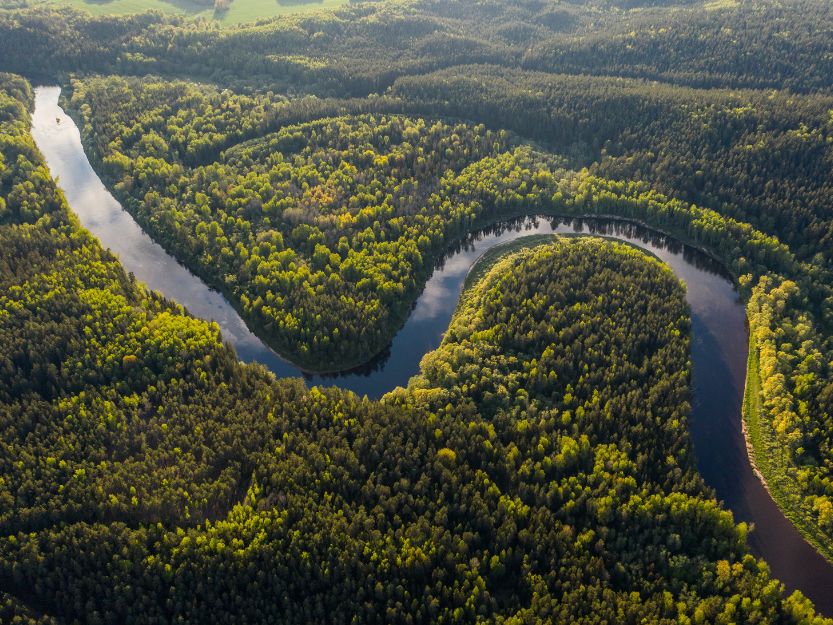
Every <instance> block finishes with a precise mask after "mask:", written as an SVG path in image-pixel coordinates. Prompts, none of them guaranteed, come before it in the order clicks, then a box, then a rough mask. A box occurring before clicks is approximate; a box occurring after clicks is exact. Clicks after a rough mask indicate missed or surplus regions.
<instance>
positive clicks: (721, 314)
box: [32, 87, 833, 615]
mask: <svg viewBox="0 0 833 625" xmlns="http://www.w3.org/2000/svg"><path fill="white" fill-rule="evenodd" d="M59 95H60V88H58V87H39V88H38V89H37V90H36V98H35V110H34V114H33V116H32V123H33V127H32V134H33V137H34V139H35V141H36V143H37V146H38V148H39V149H40V150H41V152H42V153H43V154H44V156H45V158H46V162H47V165H48V166H49V169H50V171H51V172H52V175H53V176H54V177H56V178H57V179H58V185H59V186H60V188H61V189H62V190H63V191H64V193H65V195H66V197H67V200H68V203H69V205H70V208H71V209H72V210H73V211H74V212H75V213H76V215H77V216H78V217H79V219H80V221H81V223H82V224H83V225H84V227H86V228H87V229H88V230H90V231H91V232H92V233H93V234H94V235H95V236H96V237H98V239H99V240H100V241H101V243H102V245H103V246H104V247H107V248H109V249H110V250H111V251H112V252H113V253H114V254H116V256H118V257H119V259H120V261H121V263H122V265H123V266H124V268H125V270H126V271H130V272H132V273H133V274H134V275H135V276H136V278H137V279H139V280H140V281H141V282H143V283H144V284H146V285H147V286H148V287H150V288H151V289H154V290H156V291H160V292H161V293H163V294H164V295H165V296H166V297H168V298H170V299H172V300H175V301H177V302H179V303H180V304H182V305H183V306H185V307H186V308H187V309H188V310H189V312H191V313H192V314H193V315H195V316H197V317H202V318H205V319H211V320H214V321H216V322H217V323H218V324H219V325H220V327H221V330H222V333H223V337H224V338H225V340H228V341H230V342H231V343H232V344H233V345H234V347H235V349H236V350H237V353H238V356H239V357H240V358H241V359H242V360H245V361H247V362H260V363H262V364H264V365H266V366H267V367H269V369H271V370H272V371H273V372H274V373H275V375H277V376H279V377H291V376H301V375H304V377H306V379H307V380H308V382H309V383H310V384H321V385H337V386H341V387H344V388H348V389H351V390H354V391H356V392H357V393H359V394H366V395H368V396H370V397H374V398H375V397H379V396H381V395H382V394H384V393H385V392H387V391H389V390H391V389H393V388H395V387H396V386H402V385H405V384H407V382H408V379H410V377H411V376H413V375H415V374H416V373H417V372H418V370H419V362H420V359H421V358H422V356H423V355H425V354H426V353H428V352H430V351H432V350H434V349H436V348H437V347H438V346H439V344H440V341H441V340H442V335H443V333H444V332H445V331H446V329H447V328H448V324H449V322H450V320H451V316H452V314H453V312H454V310H455V308H456V306H457V302H458V300H459V297H460V293H461V291H462V287H463V282H464V280H465V276H466V274H467V273H468V270H469V269H470V268H471V266H472V265H473V264H474V263H475V262H476V260H477V259H478V258H479V257H480V256H481V255H482V254H483V253H484V252H485V251H486V250H488V249H489V248H491V247H494V246H495V245H498V244H500V243H503V242H506V241H510V240H513V239H516V238H518V237H521V236H527V235H530V234H547V233H574V232H584V233H595V234H603V235H605V236H609V237H611V238H615V239H618V240H621V241H626V242H629V243H632V244H634V245H636V246H638V247H640V248H642V249H645V250H648V251H650V252H651V253H653V254H654V255H656V256H657V257H658V258H660V260H662V261H663V262H665V263H666V264H667V265H668V266H669V267H671V269H672V270H673V271H674V272H675V274H676V275H677V276H678V277H679V278H680V279H681V280H682V281H683V282H685V284H686V289H687V294H686V299H687V301H688V303H689V306H690V307H691V314H692V342H691V350H692V380H693V410H692V418H691V422H690V428H691V433H692V437H693V440H694V451H695V453H696V456H697V465H698V469H699V470H700V472H701V474H702V475H703V477H704V478H705V480H706V482H707V483H708V484H709V485H710V486H711V487H713V488H714V489H715V491H716V493H717V496H718V498H719V499H721V500H722V501H723V502H724V503H725V505H726V507H727V508H729V509H731V510H732V512H733V513H734V515H735V519H736V520H737V521H746V522H751V523H753V524H754V526H755V530H754V531H753V532H752V533H751V535H750V538H749V543H750V547H751V548H752V551H753V553H755V555H757V556H759V557H762V558H764V559H765V560H766V561H767V562H768V563H769V565H770V567H771V569H772V572H773V575H774V576H775V577H777V578H778V579H780V580H781V581H782V582H784V584H785V585H786V586H787V588H789V589H799V590H801V591H802V592H803V593H804V594H805V595H807V596H808V597H809V598H810V599H812V600H813V601H814V602H815V603H816V606H817V607H818V609H819V610H820V611H821V612H823V613H825V614H828V615H833V565H831V564H830V563H829V562H827V561H826V560H825V559H824V558H823V557H822V556H821V555H819V554H818V553H817V552H816V551H815V549H814V548H813V547H812V546H811V545H809V543H807V542H806V541H805V540H804V539H803V537H802V536H801V535H800V534H799V533H798V531H797V530H796V529H795V528H794V527H793V525H792V524H791V523H790V521H789V520H788V519H787V518H786V517H785V516H784V515H783V514H782V513H781V511H780V510H779V509H778V507H777V506H776V504H775V503H774V501H773V500H772V499H771V497H770V496H769V494H768V493H767V492H766V490H765V489H764V488H763V486H762V484H761V483H760V481H759V480H758V479H757V478H756V477H755V475H754V473H753V471H752V467H751V466H750V463H749V458H748V456H747V452H746V447H745V444H744V439H743V434H742V431H741V417H740V414H741V405H742V395H743V387H744V380H745V375H746V360H747V352H748V337H747V331H746V316H745V312H744V309H743V306H742V303H741V302H740V301H739V298H738V295H737V292H736V291H735V289H734V287H733V285H732V283H731V282H730V280H729V279H728V278H727V277H726V276H725V275H724V274H723V273H722V272H721V271H720V270H719V268H717V267H715V265H714V263H713V262H712V261H710V260H709V259H708V258H707V257H706V256H705V255H703V254H702V253H700V252H698V251H697V250H694V249H692V248H690V247H687V246H685V245H683V244H681V243H679V242H678V241H676V240H674V239H671V238H669V237H666V236H664V235H661V234H658V233H656V232H654V231H651V230H649V229H647V228H643V227H641V226H637V225H634V224H629V223H625V222H621V221H617V220H611V219H588V220H572V221H566V222H562V221H559V220H557V219H556V220H553V219H552V218H548V217H546V218H545V217H539V218H526V219H522V220H515V221H512V222H508V223H505V224H501V225H499V226H496V227H494V228H491V229H488V230H485V231H483V232H480V233H477V234H474V235H472V236H471V237H470V240H469V241H468V242H467V243H466V244H464V245H462V246H461V247H460V248H459V249H457V250H454V251H451V252H450V253H449V254H448V255H447V256H446V258H445V259H444V260H443V262H442V263H441V265H440V266H439V267H438V268H437V269H436V270H435V272H434V273H433V275H432V276H431V278H430V279H429V281H428V282H427V284H426V286H425V289H424V291H423V292H422V294H421V295H420V297H419V298H418V300H417V301H416V303H415V306H414V309H413V311H412V313H411V315H410V317H409V318H408V320H407V322H406V323H405V325H404V326H403V328H402V329H400V331H399V332H398V333H397V335H396V336H395V337H394V339H393V341H392V343H391V345H390V347H389V349H388V350H387V351H386V353H385V354H383V355H382V356H380V358H378V359H376V360H375V361H374V362H373V363H370V364H369V365H368V366H367V367H364V368H362V369H361V370H358V371H354V372H347V373H344V374H336V375H327V376H321V375H306V374H304V372H303V371H302V370H301V369H299V368H298V367H296V366H294V365H292V364H291V363H288V362H287V361H285V360H283V359H282V358H280V356H278V355H277V354H276V353H275V352H274V351H273V350H271V349H270V348H269V347H268V346H266V345H265V344H264V343H263V342H262V341H261V340H260V339H258V338H257V337H256V336H255V335H254V334H253V333H252V332H251V331H250V330H249V329H248V328H247V327H246V324H245V323H244V322H243V320H242V319H241V318H240V316H239V315H238V314H237V312H236V311H235V309H234V308H233V307H232V306H231V305H230V304H229V303H228V301H227V300H226V299H225V298H224V297H223V296H222V295H221V294H220V293H218V292H216V291H214V290H212V289H210V288H209V287H208V286H206V285H205V284H204V283H203V282H202V281H201V280H200V279H199V278H197V277H196V276H194V275H193V274H192V273H191V272H190V271H188V270H187V269H186V268H185V267H183V266H182V265H180V264H179V263H178V262H177V261H176V260H175V259H174V258H173V257H172V256H171V255H169V254H168V253H167V252H165V250H164V249H163V248H162V247H161V246H160V245H159V244H157V243H156V242H154V241H153V240H152V239H151V238H150V237H149V236H148V235H147V234H146V233H145V232H143V231H142V229H141V228H140V226H139V225H138V224H137V223H136V222H135V221H134V220H133V218H132V217H131V216H130V215H129V214H128V213H127V212H126V211H124V210H123V208H122V207H121V205H120V204H119V202H118V201H117V200H116V199H115V198H114V197H113V196H112V195H111V194H110V193H109V192H108V191H107V189H106V187H105V185H104V184H103V183H102V181H101V180H100V179H99V177H98V175H97V174H96V173H95V171H94V170H93V168H92V166H91V165H90V162H89V160H88V159H87V156H86V154H85V153H84V149H83V146H82V144H81V139H80V133H79V131H78V128H77V127H76V125H75V123H74V122H73V120H72V119H71V118H70V117H68V116H67V115H66V114H65V113H64V111H63V110H62V109H61V108H60V106H59V105H58V99H59Z"/></svg>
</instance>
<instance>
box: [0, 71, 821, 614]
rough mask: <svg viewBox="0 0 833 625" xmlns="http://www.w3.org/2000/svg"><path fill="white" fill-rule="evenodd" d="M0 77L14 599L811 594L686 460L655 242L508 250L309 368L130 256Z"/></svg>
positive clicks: (559, 608)
mask: <svg viewBox="0 0 833 625" xmlns="http://www.w3.org/2000/svg"><path fill="white" fill-rule="evenodd" d="M2 81H3V82H2V85H3V91H2V93H3V95H2V100H0V101H1V102H2V105H3V106H2V110H3V117H2V132H0V136H2V138H3V142H2V145H3V162H4V163H5V165H4V168H3V177H2V182H3V190H4V197H5V198H7V201H6V212H5V213H4V215H5V217H4V222H3V225H2V230H0V233H2V238H3V249H4V250H9V249H11V250H14V253H13V254H11V253H10V254H7V255H5V256H4V265H3V267H2V281H3V287H4V288H3V293H4V296H3V298H2V307H0V310H2V316H0V319H2V324H1V325H0V340H2V344H3V345H4V349H3V354H4V358H5V360H4V363H5V364H4V365H3V366H4V375H3V377H2V381H3V382H2V388H0V399H2V404H0V406H2V407H0V410H2V414H3V428H2V445H3V453H2V454H0V458H1V459H2V460H1V461H2V463H3V471H2V475H3V476H4V478H3V481H2V497H3V498H4V500H5V501H6V502H7V504H8V505H5V506H4V510H5V511H6V512H5V514H4V517H3V519H2V526H3V532H2V538H0V582H1V583H2V585H3V587H4V588H6V589H8V590H7V591H6V592H7V594H4V595H3V603H2V606H0V610H2V612H0V614H2V615H3V617H4V618H8V620H9V621H10V622H19V623H36V622H40V623H53V622H70V623H72V622H87V623H168V622H171V623H173V622H177V623H185V622H193V623H204V622H209V621H210V622H214V623H223V622H241V620H243V621H246V622H275V620H278V621H281V622H298V623H306V622H311V621H315V622H344V621H346V620H352V621H354V622H382V621H384V622H402V623H415V622H474V621H478V622H482V621H495V622H550V621H551V620H553V619H554V620H558V621H562V622H577V623H578V622H586V623H591V622H611V621H614V620H615V621H622V620H625V621H641V620H643V619H648V620H650V621H652V622H669V623H670V622H690V621H694V622H702V621H705V620H708V621H718V622H722V621H724V620H725V621H726V622H728V621H730V620H743V621H745V622H779V623H791V622H793V623H799V622H802V623H803V622H811V621H813V619H814V617H813V616H812V608H811V606H809V604H807V603H806V602H805V600H803V599H802V598H801V597H800V595H797V594H796V595H793V596H791V597H790V598H785V597H784V595H783V593H782V591H781V590H780V588H779V584H778V583H777V582H775V581H774V580H772V579H771V578H770V577H769V574H768V570H767V567H766V565H765V564H764V563H762V562H759V561H756V560H755V559H754V558H752V557H751V556H750V555H749V554H748V553H747V551H746V546H745V535H746V531H747V530H746V528H745V526H742V525H741V526H735V525H734V524H733V522H732V518H731V515H730V514H729V513H728V512H726V511H723V510H721V509H720V507H719V506H718V504H717V503H716V502H715V501H714V500H713V499H711V498H710V493H709V491H708V489H707V488H706V487H705V486H704V485H703V484H702V482H701V480H700V478H699V477H698V476H697V474H696V472H695V471H694V469H693V462H692V454H691V450H690V443H689V438H688V435H687V429H686V420H687V415H688V412H689V404H688V398H689V373H688V324H689V321H688V314H687V309H686V306H685V303H684V300H683V291H682V287H681V285H680V284H679V282H677V280H676V279H675V278H674V277H673V275H672V274H671V273H670V271H669V270H668V269H667V268H665V267H664V266H663V265H661V264H660V263H659V262H658V261H656V260H653V259H651V258H649V257H647V256H645V255H643V254H642V253H640V252H637V251H634V250H633V249H631V248H628V247H624V246H621V245H615V244H610V243H606V242H601V241H598V240H589V239H588V240H583V239H577V240H567V239H565V240H558V241H553V242H552V243H550V244H545V245H542V246H539V247H535V248H533V249H531V250H525V251H521V252H519V253H518V254H517V255H516V256H514V257H510V258H508V259H506V260H505V261H502V263H499V264H498V265H496V266H495V267H494V268H493V269H492V270H491V271H490V272H489V274H488V275H487V276H486V278H484V279H483V280H482V281H481V282H479V283H478V284H476V285H475V286H474V287H472V288H471V289H470V290H469V291H468V293H467V295H466V297H465V299H464V301H463V303H462V304H461V307H460V310H459V312H458V314H457V315H456V316H455V319H454V322H453V324H452V327H451V328H450V331H449V333H448V335H447V337H446V339H445V341H444V343H443V346H442V347H441V348H440V350H438V351H437V352H436V353H434V354H431V355H430V356H428V357H426V359H425V361H424V362H423V365H422V366H423V373H422V375H421V376H420V377H418V378H415V379H414V380H413V381H412V384H411V385H410V386H409V388H408V389H400V390H398V391H397V392H395V393H393V394H391V395H389V396H388V397H386V398H384V399H383V401H381V402H370V401H368V400H366V399H361V398H359V397H356V396H355V395H353V394H350V393H345V392H343V391H339V390H327V391H322V390H318V389H312V390H309V389H307V388H305V387H304V386H303V384H301V383H300V382H299V381H289V380H276V379H275V378H274V377H273V376H271V375H270V374H268V372H266V371H265V370H264V369H263V368H262V367H259V366H256V365H255V366H251V365H243V364H241V363H239V362H237V361H236V359H235V358H234V355H233V353H232V351H231V349H230V348H229V347H228V346H224V345H223V344H222V343H221V342H220V339H219V336H218V332H217V328H216V326H214V325H212V324H208V323H205V322H202V321H199V320H196V319H193V318H191V317H188V316H187V315H186V314H185V313H184V312H183V311H182V310H181V309H178V308H177V307H176V306H175V305H173V304H170V303H168V302H165V301H163V300H161V299H160V298H159V297H157V296H154V295H153V294H150V293H147V292H146V291H144V290H143V289H142V288H141V287H140V286H139V285H137V284H135V283H134V282H132V281H131V280H130V278H129V276H126V275H125V274H124V273H123V272H122V271H121V269H120V267H119V265H118V264H117V262H116V261H115V260H114V259H113V258H112V257H110V256H109V255H108V254H107V253H106V252H104V251H102V250H101V248H100V247H99V246H98V245H97V244H96V243H95V241H94V240H93V239H91V237H90V236H89V235H88V234H86V233H85V232H84V231H83V230H81V229H80V228H79V226H78V225H77V223H75V221H74V220H73V219H72V218H71V217H70V215H69V214H68V211H67V208H66V206H65V204H64V202H63V199H62V196H61V195H60V193H59V192H57V191H56V190H55V187H54V186H53V185H52V183H51V181H50V179H49V178H48V176H47V175H46V170H45V168H44V166H43V164H42V161H41V160H40V158H39V156H38V154H37V152H36V151H35V150H33V149H32V141H31V138H30V136H29V135H28V113H27V108H28V107H29V106H31V91H30V90H29V88H28V85H27V84H26V83H25V82H24V81H22V80H20V79H18V78H15V77H11V76H3V77H2ZM36 184H37V185H40V191H39V193H38V194H37V195H36V196H31V197H29V196H22V195H21V190H25V189H26V188H28V187H30V186H33V185H36ZM510 269H511V270H510ZM8 593H11V594H8ZM816 620H819V619H816ZM819 622H821V621H820V620H819Z"/></svg>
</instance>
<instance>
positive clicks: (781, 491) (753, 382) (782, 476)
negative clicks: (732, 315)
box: [743, 336, 833, 592]
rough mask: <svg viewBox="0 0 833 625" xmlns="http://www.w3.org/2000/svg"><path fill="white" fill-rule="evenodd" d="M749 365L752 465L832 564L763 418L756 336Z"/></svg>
mask: <svg viewBox="0 0 833 625" xmlns="http://www.w3.org/2000/svg"><path fill="white" fill-rule="evenodd" d="M748 363H749V364H748V365H747V374H746V387H745V389H744V399H743V433H744V437H745V439H746V446H747V450H748V452H749V462H750V464H751V465H752V468H753V471H754V472H755V475H756V476H757V477H758V479H759V480H760V481H761V483H762V484H763V486H764V488H766V490H767V492H768V493H769V494H770V496H771V497H772V498H773V499H774V500H775V502H776V503H777V504H778V507H779V508H780V509H781V511H782V512H783V513H784V515H785V516H786V517H787V518H788V519H789V520H790V521H791V522H792V524H793V525H794V526H795V527H796V528H797V529H798V531H799V532H801V534H802V535H803V536H804V538H805V539H807V541H808V542H809V543H810V544H812V545H813V546H814V547H815V548H816V550H818V552H819V553H820V554H822V555H823V556H824V557H825V558H826V559H827V561H828V562H833V541H828V540H824V538H825V536H824V535H823V534H821V533H820V532H818V531H817V528H816V527H815V526H814V525H813V524H812V523H811V522H810V521H809V520H808V519H807V517H806V516H805V515H804V514H802V508H801V503H802V502H801V493H799V492H797V491H796V489H794V488H792V487H791V486H792V485H793V484H794V483H795V480H794V478H792V477H791V476H790V472H794V471H795V470H796V469H795V467H794V466H791V465H790V464H789V463H788V462H787V459H786V458H785V455H784V453H783V452H782V450H781V448H780V445H779V444H778V442H777V440H776V438H775V432H774V431H773V429H772V425H771V424H770V423H769V422H768V421H767V420H766V419H765V418H763V416H762V406H761V380H760V375H759V365H758V349H757V345H756V343H755V338H754V337H753V336H750V337H749V361H748ZM831 592H833V589H831Z"/></svg>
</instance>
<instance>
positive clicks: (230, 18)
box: [48, 0, 347, 25]
mask: <svg viewBox="0 0 833 625" xmlns="http://www.w3.org/2000/svg"><path fill="white" fill-rule="evenodd" d="M48 1H49V2H50V3H52V4H63V5H68V6H72V7H75V8H77V9H82V10H85V11H89V12H90V13H92V14H94V15H128V14H131V13H141V12H143V11H149V10H156V11H162V12H164V13H173V14H177V15H187V16H189V17H194V18H197V17H201V18H205V19H212V20H215V21H217V22H218V23H220V24H223V25H231V24H239V23H242V22H253V21H255V20H258V19H261V18H269V17H276V16H279V15H289V14H292V13H300V12H306V11H315V10H322V9H335V8H337V7H339V6H341V5H343V4H346V2H347V0H320V1H315V0H313V1H312V2H291V1H288V0H283V1H281V2H278V0H234V1H233V2H232V3H231V7H230V8H229V10H228V11H225V12H223V13H215V12H214V10H213V9H206V8H205V5H200V4H198V3H196V2H192V1H191V0H48Z"/></svg>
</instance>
